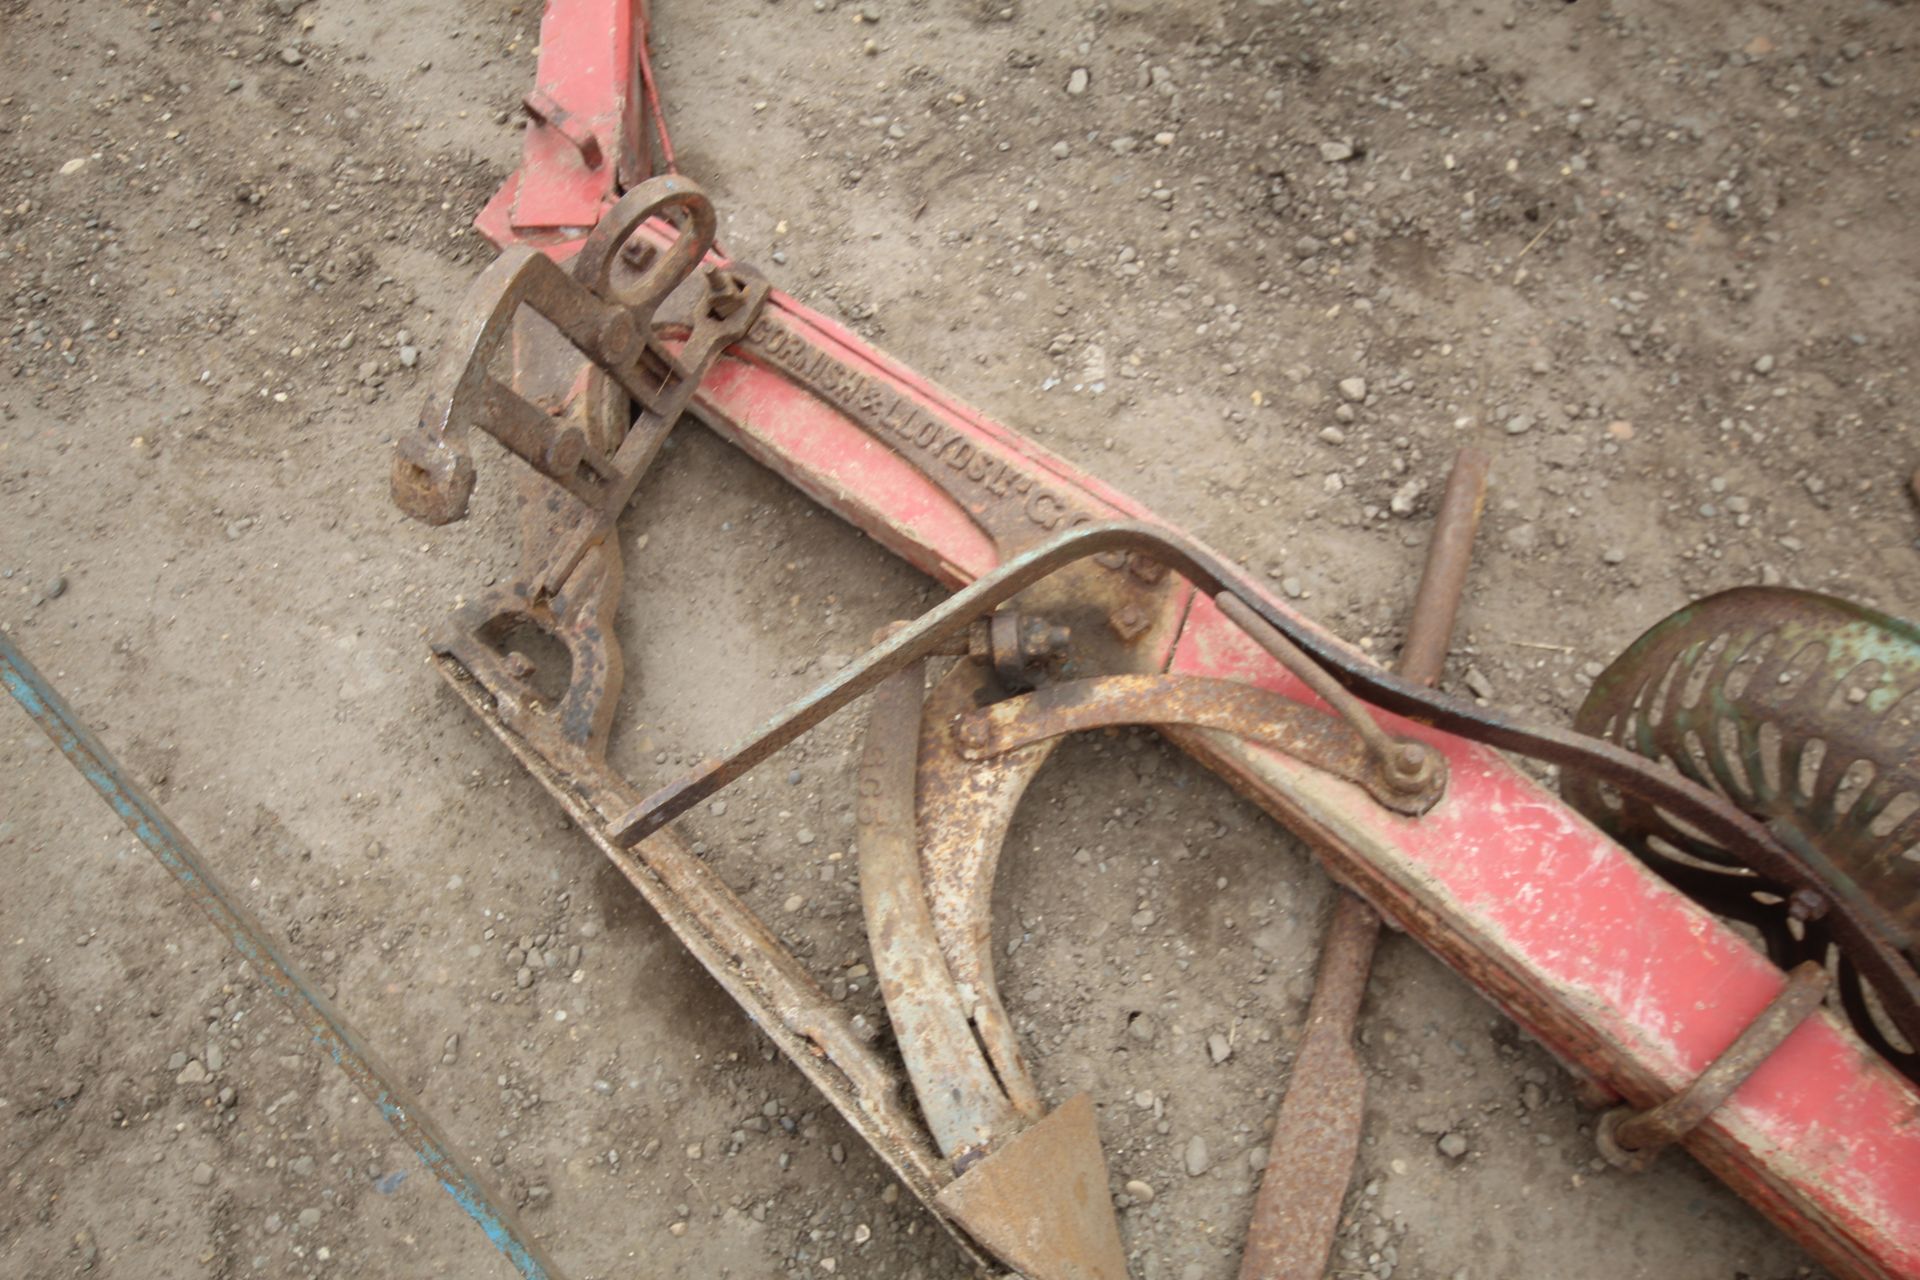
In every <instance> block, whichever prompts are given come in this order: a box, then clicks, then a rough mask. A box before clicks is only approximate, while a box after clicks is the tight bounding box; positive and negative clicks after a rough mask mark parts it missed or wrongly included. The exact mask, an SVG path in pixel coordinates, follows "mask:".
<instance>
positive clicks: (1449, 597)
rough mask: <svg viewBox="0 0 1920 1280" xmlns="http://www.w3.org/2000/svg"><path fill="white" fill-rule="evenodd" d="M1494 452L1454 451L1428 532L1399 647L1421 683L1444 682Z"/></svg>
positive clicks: (1404, 668)
mask: <svg viewBox="0 0 1920 1280" xmlns="http://www.w3.org/2000/svg"><path fill="white" fill-rule="evenodd" d="M1492 469H1493V455H1492V454H1491V453H1489V452H1488V451H1487V450H1485V449H1483V448H1481V447H1480V446H1479V445H1472V444H1470V445H1468V446H1466V447H1465V448H1463V449H1461V450H1460V452H1459V453H1457V454H1455V455H1454V459H1453V466H1452V467H1451V468H1450V469H1449V470H1448V472H1447V486H1446V488H1445V489H1444V490H1442V491H1441V494H1440V509H1439V510H1438V511H1437V512H1435V513H1434V517H1433V531H1432V532H1431V533H1429V534H1428V535H1427V559H1426V564H1425V565H1424V566H1423V567H1422V568H1421V570H1420V586H1419V589H1418V590H1417V591H1415V592H1414V596H1413V612H1412V613H1411V614H1410V615H1409V616H1408V621H1407V638H1406V641H1405V643H1403V644H1402V645H1401V646H1400V661H1399V663H1398V666H1399V670H1400V674H1401V675H1402V676H1404V677H1405V678H1406V679H1408V680H1412V681H1415V682H1417V683H1419V684H1424V685H1433V684H1438V683H1439V682H1440V673H1441V672H1442V671H1444V670H1445V669H1446V665H1447V650H1448V649H1450V648H1451V647H1452V646H1453V620H1454V618H1455V616H1456V615H1457V614H1458V613H1459V612H1460V597H1461V596H1462V595H1463V594H1465V592H1466V589H1467V570H1468V569H1469V568H1471V567H1472V565H1473V540H1474V536H1475V535H1476V534H1478V533H1479V531H1480V513H1481V512H1482V511H1483V510H1485V508H1486V504H1487V473H1488V472H1489V471H1491V470H1492Z"/></svg>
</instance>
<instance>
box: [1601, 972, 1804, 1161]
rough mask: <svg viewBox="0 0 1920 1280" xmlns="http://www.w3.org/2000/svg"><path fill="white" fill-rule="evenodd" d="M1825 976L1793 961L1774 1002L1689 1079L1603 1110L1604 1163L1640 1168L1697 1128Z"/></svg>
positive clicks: (1790, 1026) (1799, 1014)
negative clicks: (1657, 1095)
mask: <svg viewBox="0 0 1920 1280" xmlns="http://www.w3.org/2000/svg"><path fill="white" fill-rule="evenodd" d="M1829 981H1830V980H1829V979H1828V977H1827V971H1826V970H1825V969H1823V968H1821V967H1820V965H1819V964H1818V963H1817V962H1815V961H1812V960H1808V961H1806V962H1805V963H1803V964H1801V965H1799V966H1797V967H1796V968H1795V969H1794V971H1793V972H1792V973H1790V974H1788V975H1787V985H1786V986H1785V987H1784V988H1782V990H1781V992H1780V994H1779V995H1777V996H1775V997H1774V998H1773V1003H1772V1004H1769V1005H1768V1006H1767V1007H1766V1008H1765V1009H1763V1010H1761V1011H1760V1015H1759V1016H1758V1017H1756V1018H1755V1019H1754V1020H1753V1021H1752V1022H1750V1023H1748V1024H1747V1027H1746V1030H1744V1031H1742V1032H1741V1033H1740V1034H1739V1035H1738V1036H1735V1037H1734V1041H1733V1043H1732V1044H1730V1045H1728V1046H1727V1048H1726V1050H1725V1051H1724V1052H1723V1053H1721V1055H1720V1056H1719V1057H1717V1058H1715V1059H1714V1060H1713V1063H1712V1065H1711V1066H1709V1067H1708V1068H1707V1069H1706V1070H1705V1071H1702V1072H1701V1073H1700V1074H1699V1075H1698V1076H1697V1077H1695V1078H1694V1081H1693V1083H1692V1084H1690V1085H1688V1086H1687V1087H1686V1088H1684V1089H1682V1090H1681V1091H1680V1092H1678V1093H1676V1094H1674V1095H1673V1096H1672V1097H1671V1098H1668V1099H1667V1100H1666V1101H1665V1102H1663V1103H1661V1104H1660V1105H1659V1106H1657V1107H1650V1108H1648V1109H1647V1110H1645V1111H1635V1110H1633V1109H1632V1108H1630V1107H1615V1108H1614V1109H1613V1110H1611V1111H1609V1112H1607V1113H1606V1114H1605V1115H1603V1116H1601V1117H1600V1124H1599V1127H1598V1129H1597V1130H1596V1131H1595V1133H1594V1142H1595V1143H1596V1144H1597V1145H1598V1146H1599V1148H1600V1154H1601V1155H1602V1156H1604V1157H1605V1158H1606V1160H1607V1163H1609V1164H1611V1165H1613V1166H1614V1167H1615V1168H1616V1169H1625V1170H1627V1171H1628V1172H1630V1173H1643V1172H1645V1171H1646V1170H1647V1169H1648V1168H1650V1167H1651V1166H1652V1165H1653V1162H1654V1161H1655V1160H1657V1159H1658V1158H1659V1156H1660V1153H1661V1152H1662V1151H1664V1150H1666V1149H1667V1148H1668V1147H1670V1146H1672V1145H1673V1144H1674V1143H1676V1142H1678V1141H1680V1140H1681V1139H1682V1138H1684V1137H1686V1136H1687V1135H1688V1134H1689V1133H1692V1132H1693V1131H1694V1130H1695V1129H1697V1128H1699V1127H1700V1123H1701V1121H1703V1120H1705V1119H1706V1118H1707V1117H1708V1116H1710V1115H1712V1114H1713V1113H1714V1111H1716V1110H1717V1109H1718V1108H1719V1106H1720V1104H1721V1103H1723V1102H1725V1101H1726V1100H1727V1099H1728V1098H1730V1097H1732V1096H1733V1093H1734V1091H1735V1090H1737V1089H1738V1088H1739V1087H1740V1086H1741V1085H1742V1084H1745V1083H1746V1080H1747V1077H1748V1076H1750V1075H1752V1074H1753V1073H1754V1072H1755V1071H1756V1070H1758V1069H1759V1067H1760V1064H1761V1063H1763V1062H1765V1061H1766V1060H1767V1059H1768V1058H1769V1057H1770V1056H1772V1054H1773V1051H1774V1050H1775V1049H1777V1048H1779V1047H1780V1045H1781V1042H1782V1041H1784V1040H1785V1039H1786V1038H1787V1037H1788V1036H1790V1035H1792V1034H1793V1032H1794V1029H1795V1028H1796V1027H1798V1026H1799V1025H1800V1024H1801V1023H1802V1022H1805V1021H1806V1020H1807V1017H1808V1015H1809V1014H1811V1013H1812V1012H1813V1011H1814V1010H1815V1009H1818V1008H1819V1007H1820V1002H1821V1001H1822V1000H1823V999H1825V998H1826V994H1827V987H1828V985H1829Z"/></svg>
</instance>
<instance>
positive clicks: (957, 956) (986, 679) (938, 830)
mask: <svg viewBox="0 0 1920 1280" xmlns="http://www.w3.org/2000/svg"><path fill="white" fill-rule="evenodd" d="M1000 691H1001V685H1000V684H999V682H998V681H997V680H996V679H995V675H994V673H993V672H992V670H991V669H990V667H989V665H988V664H987V663H985V662H978V661H967V662H956V663H955V664H954V665H953V667H952V669H951V670H949V671H948V672H947V674H946V675H945V676H943V677H942V678H941V679H940V680H939V681H937V682H936V683H935V684H934V686H933V689H932V691H931V692H930V693H929V694H928V697H927V705H926V715H925V717H924V719H923V720H922V721H921V727H920V774H919V778H918V781H917V783H916V787H917V791H918V795H917V799H916V802H915V809H916V814H915V820H916V822H917V824H918V827H919V834H920V872H921V877H922V879H923V881H924V883H925V886H926V893H927V905H928V907H929V909H930V910H931V911H932V913H933V926H934V932H935V933H936V935H937V936H938V938H939V940H940V950H941V953H942V954H943V955H945V956H946V960H947V968H948V970H949V971H950V972H951V973H952V974H953V980H954V982H955V983H957V984H958V986H959V991H960V998H961V1001H962V1003H963V1005H964V1006H965V1009H966V1013H967V1016H968V1017H969V1018H971V1019H972V1021H973V1026H974V1030H975V1031H976V1032H977V1033H978V1035H979V1037H980V1043H981V1044H982V1045H984V1046H985V1048H986V1051H987V1057H988V1059H989V1060H990V1061H991V1062H992V1063H993V1069H994V1071H995V1073H996V1074H998V1076H999V1077H1000V1083H1001V1085H1002V1086H1003V1087H1004V1088H1005V1089H1006V1091H1007V1097H1008V1099H1009V1100H1010V1101H1011V1102H1012V1103H1013V1105H1014V1107H1015V1108H1016V1109H1017V1110H1018V1111H1019V1112H1020V1114H1022V1115H1023V1116H1026V1117H1028V1118H1029V1119H1033V1120H1037V1119H1039V1118H1040V1116H1041V1114H1042V1113H1043V1112H1044V1111H1045V1107H1044V1105H1043V1104H1042V1103H1041V1101H1040V1091H1039V1090H1038V1089H1037V1088H1036V1087H1035V1085H1034V1083H1033V1077H1032V1075H1031V1074H1030V1073H1029V1072H1028V1070H1027V1064H1026V1061H1025V1059H1023V1058H1022V1057H1021V1055H1020V1043H1019V1038H1018V1037H1017V1036H1016V1035H1015V1033H1014V1030H1013V1020H1012V1019H1011V1018H1009V1017H1008V1016H1007V1011H1006V1007H1005V1006H1004V1005H1003V1004H1002V1003H1001V1002H1000V988H999V983H998V981H997V980H996V978H995V976H994V969H993V881H994V874H995V872H996V870H997V869H998V867H999V863H1000V850H1001V849H1002V848H1003V847H1004V846H1005V844H1006V839H1007V828H1008V826H1009V825H1010V824H1011V823H1012V822H1013V814H1014V810H1015V809H1017V808H1018V807H1019V805H1020V798H1021V797H1022V796H1024V795H1025V794H1026V791H1027V785H1028V784H1029V783H1030V782H1032V781H1033V778H1034V775H1035V774H1037V773H1038V772H1039V771H1040V766H1041V765H1043V764H1045V763H1046V762H1047V758H1048V757H1049V756H1051V755H1052V754H1053V749H1054V747H1055V745H1057V744H1056V743H1055V742H1053V741H1047V742H1039V743H1036V744H1034V745H1032V746H1028V747H1021V748H1018V749H1016V750H1012V751H1008V752H1005V753H1004V754H1001V755H998V756H995V757H994V758H992V759H989V760H979V761H973V760H969V759H967V758H966V757H965V756H963V755H962V754H961V751H960V748H959V746H958V744H957V743H956V742H955V741H954V737H953V734H952V733H950V732H948V726H949V725H950V724H951V723H952V721H953V718H954V717H955V716H956V715H957V714H959V713H960V712H962V711H964V710H967V709H969V708H972V707H976V706H978V705H979V703H980V699H981V698H982V697H992V696H996V695H997V694H998V693H999V692H1000Z"/></svg>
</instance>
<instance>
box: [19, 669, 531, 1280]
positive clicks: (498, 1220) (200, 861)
mask: <svg viewBox="0 0 1920 1280" xmlns="http://www.w3.org/2000/svg"><path fill="white" fill-rule="evenodd" d="M0 683H4V684H5V685H6V686H7V692H8V693H10V694H12V695H13V699H14V701H15V702H18V703H19V704H20V707H21V709H22V710H23V711H25V712H26V713H27V714H28V715H29V716H31V717H32V718H33V722H34V723H35V724H37V725H39V726H40V728H41V730H42V731H43V732H44V733H45V734H46V735H47V737H48V738H50V739H52V741H53V745H54V746H56V747H58V748H59V749H60V752H61V754H63V755H65V756H66V757H67V760H68V762H69V763H70V764H72V765H73V767H74V768H76V769H78V770H79V771H80V774H81V776H82V777H84V778H85V779H86V780H87V782H88V783H89V784H91V785H92V787H93V789H94V790H95V791H98V792H99V793H100V795H101V796H102V797H103V798H104V799H105V800H106V802H107V803H108V805H110V806H112V808H113V811H114V812H115V813H117V814H119V815H120V820H121V821H122V822H124V823H126V824H127V826H128V828H129V829H130V830H132V832H133V834H134V835H135V836H137V837H138V838H139V840H140V843H142V844H144V845H146V846H147V848H148V849H149V850H151V851H152V853H153V856H154V857H155V858H157V859H159V861H160V865H161V866H163V867H165V868H166V869H167V870H168V871H169V872H171V873H172V875H173V878H174V879H175V880H178V881H179V882H180V887H181V888H182V889H184V890H186V893H187V896H188V897H189V898H191V899H193V902H194V905H195V906H197V907H199V908H200V909H201V910H202V911H204V912H206V914H207V917H208V918H209V919H210V920H212V921H213V923H214V925H215V927H217V928H218V929H219V930H220V931H221V932H222V933H224V934H226V935H227V941H229V942H231V943H232V944H233V949H234V950H235V951H238V952H239V953H240V956H241V958H242V959H244V960H245V961H246V962H247V963H248V964H250V965H252V966H253V968H254V971H255V972H256V973H258V974H259V975H260V978H261V980H262V981H263V982H265V983H266V985H267V989H268V990H270V991H272V992H273V994H274V995H276V996H278V997H279V998H280V999H281V1001H282V1002H283V1003H285V1004H286V1006H287V1008H288V1009H289V1010H290V1011H291V1012H292V1013H293V1015H294V1016H295V1017H296V1018H298V1019H299V1020H300V1021H301V1023H303V1024H304V1025H305V1026H306V1029H307V1031H308V1033H309V1034H310V1035H312V1037H313V1041H314V1043H315V1044H317V1045H319V1046H320V1048H321V1049H322V1050H323V1051H324V1052H325V1053H326V1055H327V1056H328V1057H329V1058H332V1059H333V1061H334V1064H335V1065H336V1066H338V1067H339V1068H340V1070H342V1071H343V1072H345V1073H346V1075H347V1078H348V1079H349V1080H351V1081H353V1083H354V1085H355V1087H356V1088H358V1089H359V1090H360V1091H361V1092H362V1093H363V1094H364V1095H365V1096H366V1097H368V1098H370V1099H372V1101H373V1104H374V1106H376V1107H378V1108H379V1109H380V1114H381V1115H382V1116H384V1117H385V1118H386V1121H387V1123H388V1124H389V1125H392V1126H393V1131H394V1133H395V1135H396V1136H398V1137H399V1139H400V1140H401V1141H402V1142H404V1143H406V1144H407V1146H409V1147H411V1148H412V1149H413V1153H414V1154H415V1155H417V1156H419V1157H420V1163H422V1164H424V1165H426V1167H427V1171H428V1172H429V1173H431V1174H432V1175H433V1176H434V1178H435V1180H437V1181H438V1182H439V1183H440V1185H441V1187H442V1188H444V1189H445V1191H446V1193H447V1194H448V1195H450V1196H452V1197H453V1200H454V1203H455V1204H458V1205H459V1206H460V1209H461V1211H462V1212H464V1213H465V1214H466V1215H467V1216H468V1217H469V1218H472V1219H473V1220H474V1222H475V1223H477V1224H478V1225H479V1227H480V1229H481V1230H482V1231H484V1232H485V1233H486V1236H487V1239H488V1240H490V1241H491V1242H492V1243H493V1247H494V1248H496V1249H498V1250H499V1251H500V1252H501V1253H502V1254H504V1255H505V1256H506V1258H507V1261H509V1262H511V1263H512V1264H513V1266H514V1268H515V1269H516V1270H518V1271H519V1273H520V1274H521V1275H522V1276H524V1277H526V1280H564V1278H563V1277H562V1275H561V1272H560V1271H559V1269H558V1268H556V1267H555V1266H554V1265H553V1264H552V1263H551V1262H549V1261H548V1260H547V1258H546V1255H545V1253H544V1252H543V1251H542V1250H541V1249H540V1246H538V1245H537V1244H535V1243H534V1242H533V1238H532V1237H531V1236H529V1235H528V1234H527V1232H526V1230H525V1228H523V1227H522V1226H521V1225H520V1224H519V1223H518V1222H517V1221H515V1219H514V1216H513V1214H512V1212H511V1211H510V1210H508V1209H506V1208H505V1207H504V1206H502V1205H500V1204H498V1203H497V1202H496V1201H495V1200H494V1199H493V1197H492V1196H490V1195H489V1194H488V1192H487V1189H486V1188H485V1187H484V1186H482V1185H481V1183H480V1181H479V1180H478V1179H477V1178H475V1177H474V1176H473V1174H472V1172H471V1171H469V1170H468V1169H467V1167H466V1165H465V1164H464V1163H463V1162H462V1161H461V1159H460V1157H458V1156H457V1155H455V1154H454V1152H453V1147H452V1146H451V1145H450V1144H449V1143H448V1142H447V1140H446V1137H445V1136H444V1135H443V1134H442V1133H441V1132H440V1129H439V1126H438V1125H436V1124H435V1123H434V1122H433V1120H432V1119H431V1118H430V1117H429V1116H428V1115H427V1113H426V1112H425V1111H424V1110H422V1109H421V1107H420V1104H419V1102H418V1100H416V1099H415V1098H414V1097H413V1095H412V1094H411V1093H410V1092H409V1091H408V1090H407V1089H406V1088H405V1087H404V1086H402V1085H400V1084H398V1083H396V1080H397V1077H396V1076H395V1075H394V1073H393V1072H392V1071H390V1070H389V1069H388V1068H387V1067H386V1066H385V1065H384V1064H383V1063H382V1062H381V1061H380V1060H379V1059H378V1058H376V1057H375V1056H374V1054H373V1051H372V1050H371V1049H369V1048H368V1047H367V1045H366V1043H365V1042H364V1041H363V1040H361V1038H360V1036H359V1035H358V1034H357V1033H356V1032H355V1031H354V1030H353V1028H352V1027H351V1026H349V1025H348V1024H347V1020H346V1019H345V1018H343V1017H342V1016H341V1015H340V1011H339V1010H337V1009H335V1008H334V1007H333V1004H332V1002H331V1001H329V1000H328V999H327V998H326V996H325V995H323V994H321V991H320V988H318V987H317V986H315V985H314V984H313V983H312V982H311V981H310V980H309V979H308V978H307V977H306V975H305V974H303V973H301V972H300V970H299V969H298V968H296V967H295V966H294V964H293V962H292V961H291V960H289V959H287V957H286V956H284V955H282V954H281V952H280V948H279V947H278V946H276V945H275V944H274V943H273V941H272V940H271V939H270V938H269V937H268V936H267V934H266V932H265V931H264V930H263V929H262V928H261V927H260V922H259V921H257V920H255V919H254V918H253V916H252V914H251V913H250V912H248V911H247V909H246V908H245V907H243V906H241V905H240V904H239V902H238V901H237V900H236V899H235V898H234V897H233V895H232V893H231V892H230V891H229V890H228V889H227V887H226V886H225V885H224V884H223V883H221V881H220V878H219V877H218V876H216V875H214V873H213V872H212V871H211V870H210V869H209V868H208V866H207V863H206V860H205V859H204V858H202V857H201V856H200V851H199V850H198V849H196V848H194V847H193V843H192V842H191V841H189V840H188V839H187V837H186V836H185V835H184V834H182V833H181V831H180V829H179V828H178V827H176V826H174V825H173V822H172V821H171V820H170V819H169V818H168V817H167V815H166V814H165V813H163V812H161V810H160V806H159V805H157V804H155V803H154V801H153V798H152V797H151V796H149V795H148V794H147V793H146V792H145V791H143V790H142V789H141V788H140V787H139V786H138V784H136V783H135V782H134V781H133V779H131V778H129V777H128V776H127V773H126V771H125V770H124V769H122V768H121V767H120V764H119V762H118V761H116V760H115V759H114V758H113V757H112V756H111V755H109V754H107V749H106V748H105V747H103V746H101V745H100V742H99V740H98V739H97V738H95V737H94V736H93V734H92V732H91V731H89V730H88V729H87V727H86V726H85V725H83V724H81V723H80V721H79V719H78V718H77V717H75V715H74V714H73V709H72V708H71V707H69V706H68V705H67V703H66V700H65V699H64V698H62V697H61V696H60V694H59V693H58V692H57V691H56V690H55V689H54V688H53V686H51V685H50V684H48V683H47V681H46V678H45V677H44V676H42V675H41V674H40V672H39V671H38V670H36V669H35V668H34V666H33V664H32V663H30V662H28V661H27V659H26V658H25V656H23V655H22V654H21V652H20V650H19V649H18V648H16V647H15V646H14V644H13V642H12V640H10V639H8V637H7V636H6V635H5V634H4V633H0Z"/></svg>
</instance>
